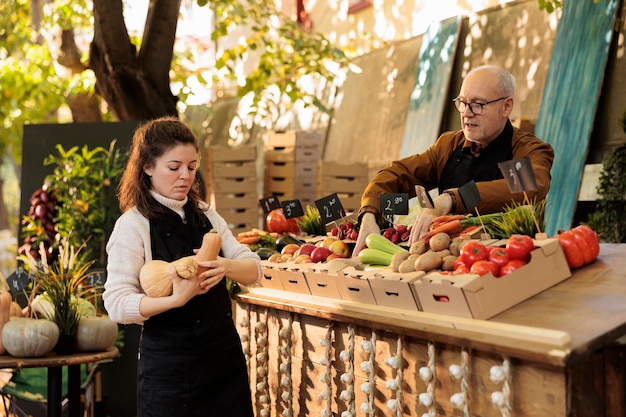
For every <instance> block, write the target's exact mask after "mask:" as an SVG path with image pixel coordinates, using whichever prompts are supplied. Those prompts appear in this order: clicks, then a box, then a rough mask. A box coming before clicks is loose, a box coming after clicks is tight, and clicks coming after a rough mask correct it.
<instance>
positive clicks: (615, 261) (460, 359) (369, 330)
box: [236, 244, 626, 417]
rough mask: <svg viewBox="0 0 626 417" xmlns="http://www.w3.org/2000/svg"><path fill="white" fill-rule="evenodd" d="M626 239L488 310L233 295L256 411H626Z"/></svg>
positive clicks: (256, 292)
mask: <svg viewBox="0 0 626 417" xmlns="http://www.w3.org/2000/svg"><path fill="white" fill-rule="evenodd" d="M625 255H626V245H620V244H602V245H601V251H600V256H599V258H598V259H597V260H596V261H595V262H593V263H592V264H590V265H588V266H586V267H584V268H582V269H579V270H575V271H573V274H572V276H571V277H570V278H569V279H566V280H565V281H563V282H561V283H560V284H557V285H555V286H553V287H552V288H549V289H548V290H546V291H544V292H542V293H540V294H538V295H536V296H534V297H532V298H530V299H528V300H526V301H525V302H522V303H520V304H518V305H516V306H514V307H512V308H510V309H508V310H506V311H504V312H502V313H500V314H498V315H496V316H495V317H493V318H491V319H489V320H475V319H469V318H462V317H454V316H446V315H438V314H432V313H425V312H420V311H413V310H405V309H396V308H389V307H381V306H377V305H369V304H360V303H355V302H347V301H342V300H336V299H330V298H322V297H315V296H312V295H302V294H296V293H292V292H285V291H280V290H272V289H267V288H256V289H252V290H251V291H250V292H244V293H240V294H239V295H237V297H236V324H237V327H238V330H239V332H240V335H241V337H242V342H243V346H244V351H245V352H246V354H247V358H248V360H249V362H248V363H249V372H250V384H251V389H252V395H253V401H254V404H255V411H256V415H258V416H305V415H306V416H328V417H330V416H342V417H347V416H418V417H422V416H428V417H433V416H486V417H495V416H517V417H546V416H550V417H557V416H568V417H573V416H585V417H589V416H594V417H602V416H604V417H618V416H619V417H623V416H624V415H626V383H625V379H626V370H625V368H626V362H625V361H624V355H625V354H626V349H625V347H624V346H623V345H622V344H620V343H619V338H620V337H621V336H623V335H624V334H626V256H625Z"/></svg>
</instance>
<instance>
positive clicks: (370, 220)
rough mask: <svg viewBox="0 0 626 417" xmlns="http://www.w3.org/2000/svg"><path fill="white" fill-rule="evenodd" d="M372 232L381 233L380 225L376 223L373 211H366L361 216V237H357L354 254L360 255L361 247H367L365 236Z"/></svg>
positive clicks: (354, 255)
mask: <svg viewBox="0 0 626 417" xmlns="http://www.w3.org/2000/svg"><path fill="white" fill-rule="evenodd" d="M372 233H378V234H380V227H378V223H376V216H374V214H373V213H365V214H364V215H363V216H362V217H361V223H360V224H359V237H358V238H357V239H356V244H355V245H354V249H353V250H352V256H353V257H356V256H358V254H359V252H361V249H364V248H365V238H367V236H368V235H370V234H372Z"/></svg>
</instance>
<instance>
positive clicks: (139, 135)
mask: <svg viewBox="0 0 626 417" xmlns="http://www.w3.org/2000/svg"><path fill="white" fill-rule="evenodd" d="M181 144H192V145H193V146H194V147H195V149H196V152H199V146H198V139H197V138H196V135H194V133H193V132H192V131H191V129H190V128H189V127H188V126H187V125H185V124H184V123H183V122H181V121H180V120H179V119H177V118H175V117H172V116H167V117H161V118H158V119H154V120H150V121H148V122H146V123H144V124H142V125H141V126H139V127H138V128H137V130H135V133H134V135H133V141H132V145H131V151H130V156H129V158H128V162H127V164H126V168H125V169H124V173H123V174H122V179H121V181H120V185H119V189H118V198H119V202H120V210H121V212H122V213H124V212H125V211H127V210H129V209H131V208H132V207H135V206H136V207H137V209H138V210H139V212H140V213H141V214H142V215H144V216H145V217H146V218H148V219H155V218H157V217H159V216H160V215H161V214H162V213H163V212H164V211H165V208H164V207H163V206H162V205H160V204H155V200H154V198H153V197H152V195H151V194H150V189H151V186H152V184H151V182H150V177H149V176H148V175H147V174H146V173H145V172H144V168H146V167H153V166H154V164H155V161H156V159H157V158H159V157H160V156H161V155H163V154H164V153H165V152H167V151H168V150H170V149H171V148H173V147H174V146H176V145H181ZM187 196H188V198H189V201H190V203H192V204H193V207H197V206H198V202H199V201H200V199H201V192H200V180H199V178H198V173H197V172H196V178H195V180H194V182H193V185H192V187H191V190H189V194H187Z"/></svg>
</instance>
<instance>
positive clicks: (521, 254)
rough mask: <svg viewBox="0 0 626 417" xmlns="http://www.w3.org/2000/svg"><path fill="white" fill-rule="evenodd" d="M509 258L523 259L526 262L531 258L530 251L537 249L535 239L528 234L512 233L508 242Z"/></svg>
mask: <svg viewBox="0 0 626 417" xmlns="http://www.w3.org/2000/svg"><path fill="white" fill-rule="evenodd" d="M506 248H507V252H508V254H509V259H521V260H522V261H524V262H528V261H529V260H530V252H532V250H533V249H535V244H534V243H533V239H532V238H531V237H530V236H528V235H519V234H515V235H511V237H510V238H509V240H507V242H506Z"/></svg>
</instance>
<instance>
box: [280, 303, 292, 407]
mask: <svg viewBox="0 0 626 417" xmlns="http://www.w3.org/2000/svg"><path fill="white" fill-rule="evenodd" d="M292 326H293V313H289V320H288V322H287V326H286V327H283V328H282V329H280V331H279V332H278V337H279V340H280V358H281V362H280V366H279V371H280V375H281V378H280V386H281V387H282V389H283V392H282V394H281V395H280V397H281V399H282V400H283V401H284V402H285V409H284V410H283V416H284V417H292V416H293V379H292V378H291V330H292Z"/></svg>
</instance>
